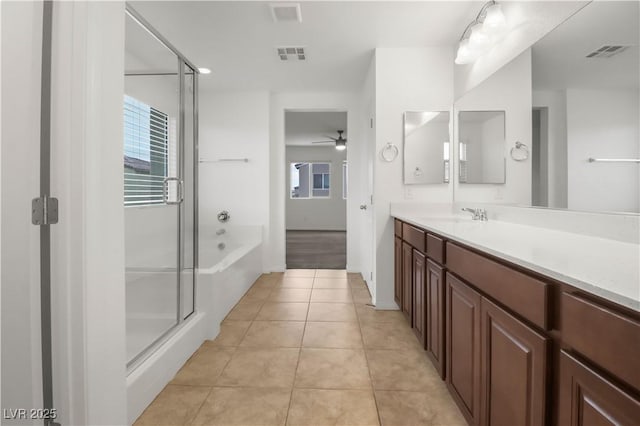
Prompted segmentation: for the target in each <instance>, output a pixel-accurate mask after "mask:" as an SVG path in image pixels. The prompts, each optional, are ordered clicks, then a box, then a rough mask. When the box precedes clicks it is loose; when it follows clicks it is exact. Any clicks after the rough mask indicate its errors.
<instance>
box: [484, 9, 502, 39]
mask: <svg viewBox="0 0 640 426" xmlns="http://www.w3.org/2000/svg"><path fill="white" fill-rule="evenodd" d="M482 29H483V31H484V33H485V34H488V35H491V36H493V35H499V34H502V33H504V31H505V30H506V29H507V19H506V18H505V17H504V13H502V6H500V5H499V4H497V3H496V4H494V5H492V6H489V7H488V8H487V14H486V16H485V18H484V22H483V23H482Z"/></svg>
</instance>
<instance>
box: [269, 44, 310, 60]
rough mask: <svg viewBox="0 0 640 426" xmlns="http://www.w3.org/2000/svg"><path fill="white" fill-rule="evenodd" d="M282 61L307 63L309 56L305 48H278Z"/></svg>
mask: <svg viewBox="0 0 640 426" xmlns="http://www.w3.org/2000/svg"><path fill="white" fill-rule="evenodd" d="M276 51H277V53H278V56H279V57H280V60H281V61H292V60H293V61H306V60H307V54H306V52H305V50H304V47H276Z"/></svg>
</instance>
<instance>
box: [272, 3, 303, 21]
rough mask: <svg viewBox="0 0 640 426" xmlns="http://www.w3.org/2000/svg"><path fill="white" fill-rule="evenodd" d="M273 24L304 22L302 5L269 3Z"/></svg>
mask: <svg viewBox="0 0 640 426" xmlns="http://www.w3.org/2000/svg"><path fill="white" fill-rule="evenodd" d="M269 7H270V8H271V17H272V18H273V22H302V14H301V13H300V3H269Z"/></svg>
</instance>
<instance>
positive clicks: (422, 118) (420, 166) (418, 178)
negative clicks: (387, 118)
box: [404, 111, 451, 185]
mask: <svg viewBox="0 0 640 426" xmlns="http://www.w3.org/2000/svg"><path fill="white" fill-rule="evenodd" d="M449 122H450V114H449V111H407V112H405V113H404V183H405V184H407V185H409V184H430V183H431V184H433V183H448V182H449V152H450V146H451V145H450V132H449V129H450V125H449Z"/></svg>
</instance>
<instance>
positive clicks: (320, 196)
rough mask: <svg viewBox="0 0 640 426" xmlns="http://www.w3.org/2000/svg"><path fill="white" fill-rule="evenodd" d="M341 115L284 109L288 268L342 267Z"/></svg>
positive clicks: (344, 142)
mask: <svg viewBox="0 0 640 426" xmlns="http://www.w3.org/2000/svg"><path fill="white" fill-rule="evenodd" d="M347 147H348V133H347V112H346V111H295V110H293V111H286V112H285V161H286V165H285V169H286V173H287V175H286V182H287V185H286V188H285V191H286V202H285V204H286V208H285V215H286V218H285V225H286V227H285V229H286V265H287V269H345V268H346V264H347V196H348V194H347V188H348V182H347V176H348V161H347V152H348V148H347Z"/></svg>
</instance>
